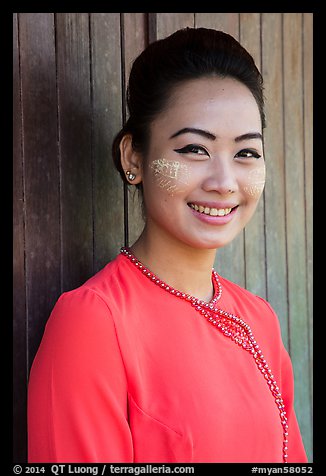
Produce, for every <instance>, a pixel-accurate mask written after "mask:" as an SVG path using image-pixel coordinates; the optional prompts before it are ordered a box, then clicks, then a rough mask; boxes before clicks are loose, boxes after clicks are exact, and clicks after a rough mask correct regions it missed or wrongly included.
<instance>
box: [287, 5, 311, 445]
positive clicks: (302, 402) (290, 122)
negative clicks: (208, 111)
mask: <svg viewBox="0 0 326 476" xmlns="http://www.w3.org/2000/svg"><path fill="white" fill-rule="evenodd" d="M283 35H284V46H283V48H284V50H283V54H284V95H285V98H286V100H285V102H284V121H285V122H284V127H285V177H286V233H287V259H288V297H289V326H290V352H291V357H292V362H293V369H294V376H295V395H296V400H295V408H296V411H297V416H298V420H299V424H300V427H301V431H302V435H303V440H304V442H305V445H306V448H307V451H308V452H309V453H311V450H312V448H311V436H312V435H311V426H310V425H311V401H310V385H309V370H310V369H309V347H308V345H309V335H308V315H307V295H306V242H305V190H304V154H303V137H304V131H303V104H302V97H303V82H302V14H301V13H285V14H284V20H283Z"/></svg>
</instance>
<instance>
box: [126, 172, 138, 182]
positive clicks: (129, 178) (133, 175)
mask: <svg viewBox="0 0 326 476" xmlns="http://www.w3.org/2000/svg"><path fill="white" fill-rule="evenodd" d="M126 175H127V179H128V180H130V181H131V182H132V181H133V180H135V178H136V175H135V174H133V173H131V172H130V170H127V172H126Z"/></svg>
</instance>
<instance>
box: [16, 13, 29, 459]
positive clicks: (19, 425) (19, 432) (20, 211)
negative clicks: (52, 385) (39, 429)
mask: <svg viewBox="0 0 326 476" xmlns="http://www.w3.org/2000/svg"><path fill="white" fill-rule="evenodd" d="M13 119H14V120H13V146H14V149H13V309H14V312H13V428H14V432H13V461H15V463H22V462H26V458H27V452H26V443H27V439H26V433H27V427H26V404H27V398H26V382H27V347H26V343H27V342H26V332H27V329H26V294H25V247H24V240H25V227H24V211H25V210H24V177H23V172H24V169H23V160H24V159H23V155H22V147H21V143H22V110H21V101H20V70H19V39H18V19H17V13H15V14H14V15H13Z"/></svg>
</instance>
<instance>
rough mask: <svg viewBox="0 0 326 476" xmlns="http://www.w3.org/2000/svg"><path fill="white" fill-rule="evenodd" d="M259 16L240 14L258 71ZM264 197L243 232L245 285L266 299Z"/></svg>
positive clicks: (242, 40)
mask: <svg viewBox="0 0 326 476" xmlns="http://www.w3.org/2000/svg"><path fill="white" fill-rule="evenodd" d="M260 33H261V32H260V14H259V13H241V14H240V38H239V40H240V43H241V44H242V45H243V46H244V47H245V48H246V49H247V50H248V51H249V53H250V54H251V55H252V57H253V58H254V60H255V63H256V65H257V67H258V69H259V70H261V41H260V36H261V35H260ZM264 202H265V196H264V194H263V195H262V196H261V198H260V201H259V203H258V206H257V209H256V212H255V214H254V216H253V217H252V219H251V221H250V223H249V224H248V225H247V226H246V228H245V230H244V240H245V241H244V242H245V286H246V288H247V289H248V290H249V291H251V292H253V293H255V294H258V296H261V297H264V298H265V297H266V261H265V236H264V225H265V212H264V207H265V203H264Z"/></svg>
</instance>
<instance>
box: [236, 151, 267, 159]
mask: <svg viewBox="0 0 326 476" xmlns="http://www.w3.org/2000/svg"><path fill="white" fill-rule="evenodd" d="M235 157H243V158H245V159H251V158H254V159H260V157H261V155H260V154H258V152H257V151H256V150H251V149H243V150H240V152H238V153H237V154H236V155H235Z"/></svg>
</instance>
